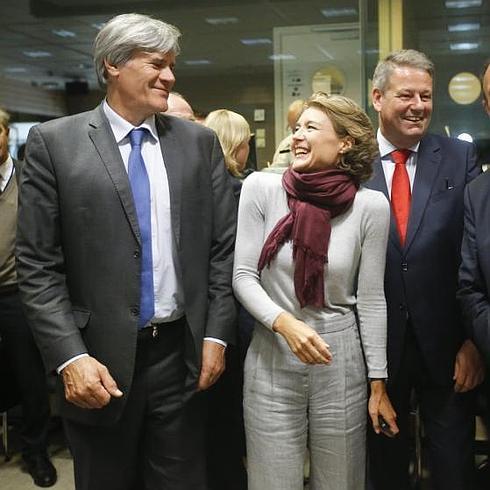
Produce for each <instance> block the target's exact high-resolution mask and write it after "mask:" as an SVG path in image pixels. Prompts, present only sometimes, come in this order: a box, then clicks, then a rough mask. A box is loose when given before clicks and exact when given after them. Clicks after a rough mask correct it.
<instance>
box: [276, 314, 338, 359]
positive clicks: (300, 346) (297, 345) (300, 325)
mask: <svg viewBox="0 0 490 490" xmlns="http://www.w3.org/2000/svg"><path fill="white" fill-rule="evenodd" d="M272 330H274V332H277V333H279V334H281V335H282V336H283V337H284V339H285V340H286V342H287V343H288V345H289V348H290V349H291V350H292V352H293V353H294V355H295V356H296V357H297V358H298V359H299V360H300V361H301V362H304V363H305V364H330V362H331V360H332V354H331V352H330V350H329V347H330V346H329V345H328V344H326V343H325V341H324V340H323V339H322V338H321V337H320V336H319V335H318V334H317V333H316V332H315V331H314V330H313V329H312V328H311V327H309V326H308V325H307V324H306V323H304V322H302V321H300V320H298V319H296V318H295V317H294V316H293V315H291V314H289V313H286V312H283V313H281V314H280V315H279V316H278V317H277V318H276V320H275V321H274V324H273V325H272Z"/></svg>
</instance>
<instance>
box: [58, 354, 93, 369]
mask: <svg viewBox="0 0 490 490" xmlns="http://www.w3.org/2000/svg"><path fill="white" fill-rule="evenodd" d="M81 357H88V354H87V353H86V352H85V353H83V354H78V356H75V357H72V358H71V359H68V361H66V362H64V363H63V364H62V365H61V366H58V367H57V368H56V372H57V373H58V374H60V373H61V371H63V369H65V368H66V366H68V364H71V363H72V362H73V361H76V360H77V359H80V358H81Z"/></svg>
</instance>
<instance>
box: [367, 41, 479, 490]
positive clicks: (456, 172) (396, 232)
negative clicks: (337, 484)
mask: <svg viewBox="0 0 490 490" xmlns="http://www.w3.org/2000/svg"><path fill="white" fill-rule="evenodd" d="M433 79H434V65H433V63H432V62H431V61H430V60H429V59H428V58H427V56H425V55H424V54H423V53H420V52H418V51H415V50H411V49H409V50H401V51H396V52H394V53H391V54H390V55H388V56H387V57H386V58H385V59H384V60H382V61H380V62H379V63H378V66H377V67H376V70H375V72H374V75H373V91H372V100H373V107H374V109H375V110H376V111H377V112H378V115H379V130H378V135H377V137H378V144H379V151H380V158H378V159H376V161H375V162H374V176H373V178H372V179H371V180H370V181H368V182H367V183H366V186H368V187H370V188H371V189H375V190H378V191H382V192H383V193H384V194H385V196H386V197H387V198H388V199H389V200H390V202H391V225H390V238H389V240H388V251H387V259H386V274H385V293H386V301H387V306H388V386H387V389H388V394H389V396H390V400H391V401H392V402H393V405H394V408H395V411H396V413H397V422H398V425H399V427H400V434H399V436H398V437H396V438H392V439H390V438H387V437H376V436H375V435H374V434H373V433H370V434H369V435H368V441H369V462H370V465H369V475H370V481H371V484H372V488H374V489H375V490H394V489H396V490H407V489H408V488H409V460H410V431H409V412H410V408H411V405H410V399H411V394H412V391H413V390H415V394H416V398H417V401H418V404H419V407H420V416H421V419H422V422H423V426H424V434H425V438H426V441H427V443H426V445H425V447H426V448H427V452H428V456H429V458H428V460H429V469H430V475H431V480H432V485H433V488H434V489H435V490H471V489H472V488H473V473H474V471H473V470H474V458H473V439H474V420H475V412H474V408H475V407H474V393H473V392H472V390H473V388H474V387H475V386H477V385H478V384H479V383H481V381H482V379H483V365H482V361H481V358H480V355H479V353H478V351H477V349H476V347H475V345H474V343H473V341H472V340H471V338H470V337H469V336H468V335H467V333H466V332H465V329H464V327H463V322H462V318H461V311H460V308H459V305H458V302H457V300H456V290H457V285H458V267H459V263H460V249H461V238H462V233H463V191H464V188H465V185H466V184H467V183H468V182H469V181H471V180H472V179H473V178H474V177H476V176H477V175H478V174H479V172H480V170H479V168H478V166H477V165H476V156H475V149H474V146H473V145H472V144H469V143H466V142H463V141H459V140H456V139H450V138H446V137H442V136H437V135H434V134H430V133H429V132H428V129H429V123H430V119H431V115H432V100H433V89H434V86H433Z"/></svg>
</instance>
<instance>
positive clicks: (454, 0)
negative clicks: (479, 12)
mask: <svg viewBox="0 0 490 490" xmlns="http://www.w3.org/2000/svg"><path fill="white" fill-rule="evenodd" d="M481 4H482V0H446V2H445V5H446V8H448V9H466V8H469V7H481Z"/></svg>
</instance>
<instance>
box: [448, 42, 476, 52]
mask: <svg viewBox="0 0 490 490" xmlns="http://www.w3.org/2000/svg"><path fill="white" fill-rule="evenodd" d="M449 47H450V48H451V51H469V50H470V49H478V48H479V47H480V43H451V44H450V45H449Z"/></svg>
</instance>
